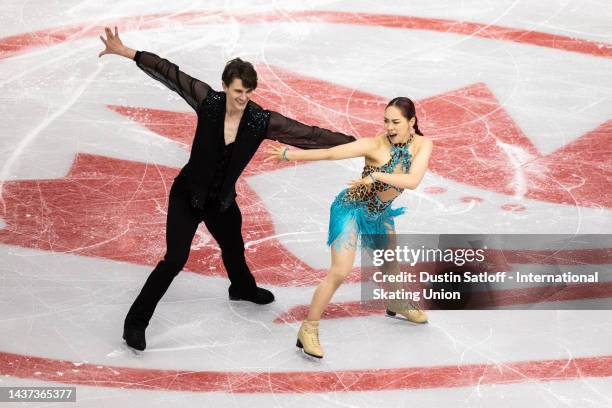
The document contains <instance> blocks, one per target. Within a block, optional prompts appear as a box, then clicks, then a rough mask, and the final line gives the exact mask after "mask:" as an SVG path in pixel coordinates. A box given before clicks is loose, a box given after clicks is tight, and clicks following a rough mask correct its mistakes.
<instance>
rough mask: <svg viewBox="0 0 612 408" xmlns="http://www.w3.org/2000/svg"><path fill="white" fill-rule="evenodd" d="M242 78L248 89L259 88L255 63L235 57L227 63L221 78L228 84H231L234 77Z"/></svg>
mask: <svg viewBox="0 0 612 408" xmlns="http://www.w3.org/2000/svg"><path fill="white" fill-rule="evenodd" d="M236 78H238V79H240V80H241V81H242V85H244V87H245V88H247V89H251V90H253V89H255V88H257V72H256V71H255V68H253V64H251V63H250V62H247V61H243V60H241V59H240V58H234V59H233V60H231V61H228V62H227V64H225V69H224V70H223V74H221V80H222V81H223V83H224V84H225V85H226V86H230V84H231V83H232V81H233V80H234V79H236Z"/></svg>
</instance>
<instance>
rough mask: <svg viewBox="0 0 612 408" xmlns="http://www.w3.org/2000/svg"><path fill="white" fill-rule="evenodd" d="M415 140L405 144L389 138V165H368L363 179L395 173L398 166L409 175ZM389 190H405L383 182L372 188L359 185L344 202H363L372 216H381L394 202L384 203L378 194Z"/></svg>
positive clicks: (400, 191)
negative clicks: (375, 174)
mask: <svg viewBox="0 0 612 408" xmlns="http://www.w3.org/2000/svg"><path fill="white" fill-rule="evenodd" d="M413 138H414V136H411V138H410V139H409V140H408V141H407V142H405V143H391V140H390V139H389V138H388V137H387V140H388V141H389V143H391V158H390V159H389V161H388V162H387V163H385V164H383V165H382V166H378V167H377V166H371V165H367V164H366V165H365V166H364V167H363V171H362V172H361V178H364V177H367V176H369V175H370V174H372V173H374V172H380V173H389V174H390V173H393V171H394V170H395V168H396V167H397V165H398V164H399V165H401V169H402V172H403V173H407V172H408V170H409V169H410V165H411V163H412V154H411V153H410V150H409V146H410V143H411V142H412V140H413ZM389 189H394V190H396V191H397V192H398V193H400V194H401V193H402V191H404V189H403V188H397V187H394V186H392V185H390V184H387V183H383V182H382V181H376V182H374V184H372V185H370V186H366V185H359V186H356V187H351V188H350V189H348V191H347V193H346V195H345V196H344V198H343V200H344V201H345V202H348V201H354V202H355V201H356V202H362V203H364V204H365V205H366V206H367V209H368V211H369V212H370V213H371V214H379V213H381V212H383V211H384V210H385V209H386V208H387V207H389V205H391V203H392V202H393V200H394V199H391V200H388V201H382V200H381V199H380V198H379V196H378V193H381V192H383V191H387V190H389ZM398 195H399V194H398Z"/></svg>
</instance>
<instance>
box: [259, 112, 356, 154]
mask: <svg viewBox="0 0 612 408" xmlns="http://www.w3.org/2000/svg"><path fill="white" fill-rule="evenodd" d="M265 137H266V139H271V140H276V141H278V142H281V143H285V144H288V145H291V146H295V147H299V148H300V149H327V148H330V147H334V146H338V145H341V144H345V143H350V142H354V141H355V138H354V137H353V136H348V135H345V134H344V133H339V132H332V131H331V130H327V129H322V128H320V127H317V126H308V125H305V124H303V123H300V122H298V121H296V120H293V119H289V118H287V117H285V116H283V115H281V114H280V113H277V112H272V111H271V112H270V123H269V124H268V130H267V132H266V136H265Z"/></svg>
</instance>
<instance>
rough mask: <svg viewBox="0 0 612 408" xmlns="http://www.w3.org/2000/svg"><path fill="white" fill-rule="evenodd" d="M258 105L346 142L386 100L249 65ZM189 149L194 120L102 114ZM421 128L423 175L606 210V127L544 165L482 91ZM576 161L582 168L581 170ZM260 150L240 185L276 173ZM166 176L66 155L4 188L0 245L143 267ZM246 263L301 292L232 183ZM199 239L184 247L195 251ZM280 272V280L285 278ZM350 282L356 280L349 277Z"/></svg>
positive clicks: (150, 257) (152, 246)
mask: <svg viewBox="0 0 612 408" xmlns="http://www.w3.org/2000/svg"><path fill="white" fill-rule="evenodd" d="M258 70H259V72H260V76H261V86H260V88H259V89H258V92H257V98H256V99H257V100H258V102H259V103H260V104H261V105H263V106H265V107H267V108H269V109H273V110H277V111H280V112H281V113H283V114H285V115H287V116H290V117H294V118H296V119H298V120H300V121H303V122H305V123H309V124H314V125H318V126H321V127H326V128H330V129H334V130H338V131H342V132H345V133H349V134H354V135H357V136H371V135H374V134H375V133H376V131H377V130H379V129H380V123H381V118H382V112H383V108H384V106H385V103H386V102H387V100H386V99H385V98H382V97H380V96H377V95H371V94H367V93H364V92H360V91H357V90H354V89H348V88H345V87H342V86H338V85H335V84H331V83H328V82H325V81H320V80H316V79H313V78H306V77H303V76H300V75H296V74H294V73H291V72H287V71H284V70H282V69H279V68H275V67H270V66H260V67H259V68H258ZM109 108H110V109H112V110H114V111H116V112H118V113H120V114H122V115H125V116H127V117H129V118H130V119H132V120H134V121H137V122H139V123H140V124H142V125H143V126H145V127H147V128H148V129H150V130H152V131H153V132H156V133H158V134H160V135H162V136H164V137H167V138H170V139H172V140H174V141H176V142H178V143H181V144H183V145H184V146H185V148H186V149H188V148H189V145H190V143H191V138H192V136H193V132H194V128H195V114H193V113H179V112H170V111H162V110H155V109H142V108H133V107H125V106H109ZM417 111H418V112H419V115H420V117H419V120H420V124H421V129H422V130H423V131H424V132H425V133H426V134H427V135H428V136H430V137H431V138H433V139H434V140H435V145H436V148H435V151H434V155H433V158H432V162H431V170H432V171H433V172H435V173H437V174H439V175H441V176H443V177H447V178H450V179H453V180H455V181H458V182H462V183H465V184H467V185H473V186H476V187H479V188H483V189H488V190H493V191H496V192H498V193H503V194H508V195H517V194H518V195H522V196H525V197H528V198H533V199H538V200H543V201H549V202H552V203H564V204H573V205H580V206H588V207H610V206H611V204H612V202H611V200H612V198H611V197H610V196H609V195H606V194H601V191H602V187H603V186H604V185H605V183H606V182H607V180H609V178H610V171H609V169H608V167H607V164H606V158H605V157H604V156H605V151H606V149H605V148H604V146H605V145H606V144H607V143H609V142H610V135H611V134H612V122H610V121H609V122H606V123H605V124H603V125H602V126H601V127H599V128H598V129H595V130H594V131H592V132H589V133H588V134H586V135H584V136H582V137H581V138H579V139H578V140H576V141H575V142H573V143H571V144H570V145H567V146H565V147H563V148H561V149H559V150H557V151H555V152H553V153H551V154H549V155H540V154H539V153H538V152H537V150H536V148H535V147H534V146H533V145H532V144H531V143H530V141H529V139H528V138H527V137H526V136H525V135H524V134H523V133H522V132H521V130H520V129H519V128H518V127H517V126H516V124H515V123H514V122H513V121H512V119H511V118H510V117H509V116H508V115H507V113H506V112H505V111H504V109H503V107H502V106H500V104H499V103H498V102H497V100H496V99H495V97H494V96H493V94H492V93H491V92H490V91H489V89H488V88H487V87H486V85H484V84H474V85H472V86H469V87H466V88H463V89H458V90H455V91H452V92H448V93H445V94H442V95H438V96H435V97H431V98H428V99H425V100H421V101H418V106H417ZM585 157H587V158H588V160H586V159H585ZM263 158H264V154H263V149H260V151H259V152H258V153H257V154H256V155H255V157H254V158H253V160H252V161H251V163H250V165H249V166H248V167H247V169H246V171H245V173H244V175H245V176H249V175H254V174H259V173H261V172H266V171H270V170H274V169H277V168H279V166H283V164H279V163H272V162H268V163H264V162H263ZM177 171H178V170H177V169H175V168H168V167H163V166H157V165H155V166H152V165H149V164H147V163H140V162H131V161H126V160H120V159H114V158H109V157H102V156H95V155H90V154H78V155H77V156H76V157H75V159H74V163H73V165H72V168H71V169H70V171H69V173H68V174H67V175H66V176H65V177H64V178H61V179H53V180H29V181H14V182H5V183H4V185H3V198H4V200H5V206H4V212H3V214H2V217H3V218H4V220H5V221H6V227H5V228H4V229H3V230H0V242H2V243H6V244H13V245H19V246H23V247H30V248H36V249H42V250H48V251H58V252H68V253H75V254H79V255H85V256H96V257H104V258H108V259H114V260H121V261H128V262H133V263H137V264H146V265H154V264H155V263H156V262H157V261H158V260H159V259H160V258H161V257H162V256H163V251H164V249H165V244H164V229H165V228H164V227H165V218H166V206H167V195H168V190H169V188H170V185H171V182H172V179H173V177H174V176H175V175H176V173H177ZM237 192H238V202H239V204H240V207H241V209H242V212H243V220H244V221H243V232H244V239H245V242H247V243H255V244H253V245H251V246H248V245H247V260H248V263H249V265H250V266H251V268H252V270H253V273H254V274H255V276H256V278H257V280H258V282H260V283H271V284H276V285H287V286H297V285H310V284H313V283H314V282H316V281H317V280H318V278H319V277H321V276H322V275H323V274H324V273H325V271H323V270H313V269H312V268H311V267H309V266H308V265H306V264H305V263H304V262H302V261H301V260H299V259H298V258H297V257H296V256H294V255H293V254H292V253H290V252H289V251H288V250H286V248H285V247H284V246H283V245H282V244H281V243H280V242H279V241H278V240H276V239H273V238H270V237H272V236H273V235H274V225H273V222H272V219H271V217H270V214H269V213H268V210H267V208H266V207H265V205H264V204H263V203H262V202H261V200H260V199H259V197H258V196H257V194H256V193H255V192H254V191H253V190H252V189H251V188H250V187H249V186H248V184H247V183H246V182H245V181H244V178H242V179H240V180H239V182H238V184H237ZM199 239H200V238H199V237H196V239H195V241H194V242H196V244H197V242H198V240H199ZM196 247H197V248H196V249H194V250H192V252H191V256H190V259H189V262H188V264H187V265H186V269H188V270H192V271H197V272H198V273H203V274H213V275H223V274H224V269H223V267H222V263H221V261H220V253H219V250H218V248H217V246H216V245H214V244H213V243H211V242H203V243H202V244H201V245H196ZM288 271H290V273H289V274H288V273H287V272H288ZM352 279H358V277H357V276H353V278H352Z"/></svg>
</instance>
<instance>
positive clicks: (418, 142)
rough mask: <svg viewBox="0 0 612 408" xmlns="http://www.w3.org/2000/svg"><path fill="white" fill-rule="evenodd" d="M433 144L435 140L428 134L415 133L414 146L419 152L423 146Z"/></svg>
mask: <svg viewBox="0 0 612 408" xmlns="http://www.w3.org/2000/svg"><path fill="white" fill-rule="evenodd" d="M432 146H433V140H431V139H430V138H428V137H426V136H421V135H414V147H415V150H416V151H417V152H418V151H419V150H421V149H422V148H423V147H432Z"/></svg>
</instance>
